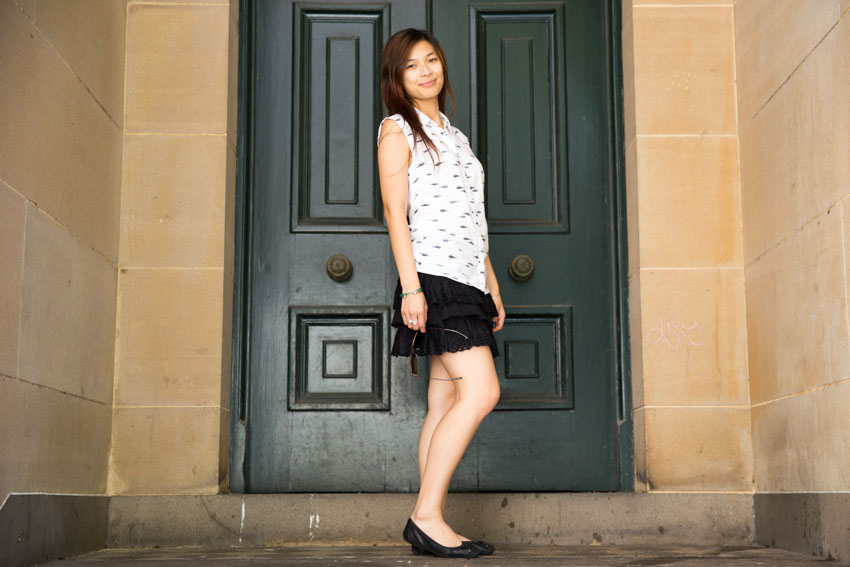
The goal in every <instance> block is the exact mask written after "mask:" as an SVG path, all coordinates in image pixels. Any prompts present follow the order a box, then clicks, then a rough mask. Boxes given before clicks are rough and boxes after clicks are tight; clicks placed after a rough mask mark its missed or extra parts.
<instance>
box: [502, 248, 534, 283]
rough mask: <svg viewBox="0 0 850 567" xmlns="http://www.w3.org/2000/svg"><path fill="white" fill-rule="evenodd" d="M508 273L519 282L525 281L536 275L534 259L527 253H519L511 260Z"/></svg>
mask: <svg viewBox="0 0 850 567" xmlns="http://www.w3.org/2000/svg"><path fill="white" fill-rule="evenodd" d="M508 273H509V274H510V275H511V277H512V278H513V279H515V280H516V281H518V282H525V281H528V280H530V279H531V276H532V275H534V260H532V259H531V256H528V255H527V254H518V255H516V256H514V259H513V260H511V265H510V267H509V268H508Z"/></svg>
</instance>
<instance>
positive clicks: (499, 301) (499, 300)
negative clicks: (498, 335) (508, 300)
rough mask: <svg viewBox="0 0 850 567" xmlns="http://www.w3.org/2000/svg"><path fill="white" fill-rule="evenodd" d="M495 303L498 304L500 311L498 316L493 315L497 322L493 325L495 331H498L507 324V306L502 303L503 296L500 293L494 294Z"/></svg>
mask: <svg viewBox="0 0 850 567" xmlns="http://www.w3.org/2000/svg"><path fill="white" fill-rule="evenodd" d="M492 297H493V303H495V304H496V310H497V311H498V312H499V316H498V317H493V322H494V323H495V324H496V326H495V327H493V332H494V333H495V332H498V331H501V330H502V327H504V326H505V307H504V306H503V305H502V297H501V296H500V295H494V296H492Z"/></svg>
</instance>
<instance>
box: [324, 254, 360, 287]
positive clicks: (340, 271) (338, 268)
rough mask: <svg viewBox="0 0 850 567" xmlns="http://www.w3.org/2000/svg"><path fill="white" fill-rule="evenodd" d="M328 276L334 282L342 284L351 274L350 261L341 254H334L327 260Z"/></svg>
mask: <svg viewBox="0 0 850 567" xmlns="http://www.w3.org/2000/svg"><path fill="white" fill-rule="evenodd" d="M327 270H328V275H329V276H330V277H331V279H332V280H333V281H335V282H344V281H345V280H347V279H348V278H350V277H351V272H353V271H354V267H353V266H352V265H351V260H349V259H348V258H346V257H345V256H344V255H342V254H334V255H333V256H331V257H330V258H328V266H327Z"/></svg>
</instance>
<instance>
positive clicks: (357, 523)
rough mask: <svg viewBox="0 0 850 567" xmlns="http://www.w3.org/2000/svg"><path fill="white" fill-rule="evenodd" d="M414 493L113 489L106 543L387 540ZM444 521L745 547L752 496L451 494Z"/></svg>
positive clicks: (482, 532)
mask: <svg viewBox="0 0 850 567" xmlns="http://www.w3.org/2000/svg"><path fill="white" fill-rule="evenodd" d="M415 501H416V496H415V495H413V494H326V493H325V494H247V495H241V494H219V495H209V496H194V495H193V496H113V497H111V498H110V499H109V509H108V523H107V546H108V547H111V548H132V547H178V546H201V547H204V548H224V547H230V546H234V545H235V546H279V545H292V544H336V545H344V544H349V545H351V544H356V545H387V544H397V543H399V542H400V537H401V531H402V528H403V527H404V524H405V522H406V521H407V518H408V516H409V515H410V512H411V511H412V510H413V505H414V503H415ZM446 517H447V520H448V522H449V524H450V525H452V527H453V528H455V530H456V531H457V532H458V533H461V534H463V535H465V536H467V537H470V538H472V539H485V540H487V541H491V542H493V543H496V544H498V545H526V546H527V545H532V546H539V545H557V546H570V545H687V546H750V545H752V544H753V542H754V531H755V530H754V519H753V495H752V494H729V493H660V494H659V493H648V494H647V493H619V492H599V493H586V492H585V493H477V494H450V495H449V499H448V505H447V510H446Z"/></svg>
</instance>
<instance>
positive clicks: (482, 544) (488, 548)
mask: <svg viewBox="0 0 850 567" xmlns="http://www.w3.org/2000/svg"><path fill="white" fill-rule="evenodd" d="M461 545H466V546H467V547H477V548H478V549H479V550H480V551H481V552H480V553H479V555H492V553H493V552H494V551H496V548H495V547H493V546H492V545H491V544H489V543H487V542H486V541H463V542H461ZM410 550H411V551H413V553H414V555H430V553H428V552H427V551H425V550H424V549H419V548H418V547H416V546H415V545H411V546H410Z"/></svg>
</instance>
